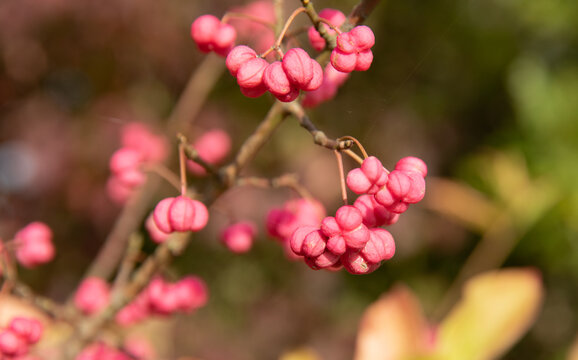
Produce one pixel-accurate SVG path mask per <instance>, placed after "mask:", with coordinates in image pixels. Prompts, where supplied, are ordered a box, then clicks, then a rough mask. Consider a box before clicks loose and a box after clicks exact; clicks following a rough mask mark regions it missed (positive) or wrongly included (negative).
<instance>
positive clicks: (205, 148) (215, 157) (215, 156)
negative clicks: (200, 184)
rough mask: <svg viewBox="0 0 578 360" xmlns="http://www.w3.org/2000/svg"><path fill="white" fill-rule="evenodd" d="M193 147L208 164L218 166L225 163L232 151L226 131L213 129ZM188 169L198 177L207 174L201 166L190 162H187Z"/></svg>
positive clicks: (202, 136) (196, 141)
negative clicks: (224, 160) (222, 162)
mask: <svg viewBox="0 0 578 360" xmlns="http://www.w3.org/2000/svg"><path fill="white" fill-rule="evenodd" d="M192 146H193V148H194V149H195V150H197V152H198V154H199V157H200V158H201V159H203V160H204V161H205V162H206V163H208V164H211V165H216V164H218V163H220V162H221V161H223V159H225V157H226V156H227V155H228V154H229V152H230V151H231V137H230V136H229V134H228V133H227V132H226V131H224V130H221V129H212V130H209V131H207V132H205V133H204V134H203V135H201V136H200V137H199V138H198V139H197V140H195V142H194V143H193V144H192ZM187 167H188V169H189V170H190V171H191V172H193V173H194V174H196V175H204V174H205V173H206V171H205V169H204V168H203V167H202V166H201V165H199V164H197V163H195V162H193V161H190V160H188V161H187Z"/></svg>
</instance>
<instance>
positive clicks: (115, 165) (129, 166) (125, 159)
mask: <svg viewBox="0 0 578 360" xmlns="http://www.w3.org/2000/svg"><path fill="white" fill-rule="evenodd" d="M142 160H143V156H142V154H141V153H140V152H139V151H137V150H135V149H131V148H128V147H122V148H120V149H118V150H117V151H115V152H114V154H112V156H111V157H110V164H109V165H110V170H111V171H112V172H113V173H115V174H118V173H122V172H125V171H127V170H134V169H138V167H139V166H140V165H141V163H142Z"/></svg>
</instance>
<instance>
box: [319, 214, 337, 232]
mask: <svg viewBox="0 0 578 360" xmlns="http://www.w3.org/2000/svg"><path fill="white" fill-rule="evenodd" d="M321 231H323V234H324V235H325V236H327V237H332V236H335V235H339V234H341V228H340V227H339V224H337V220H336V219H335V218H334V217H333V216H327V217H326V218H324V219H323V221H321Z"/></svg>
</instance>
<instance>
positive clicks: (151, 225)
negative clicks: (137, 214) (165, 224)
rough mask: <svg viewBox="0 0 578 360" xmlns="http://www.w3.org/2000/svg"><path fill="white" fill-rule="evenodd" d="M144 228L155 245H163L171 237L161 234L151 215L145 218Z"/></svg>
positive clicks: (164, 233)
mask: <svg viewBox="0 0 578 360" xmlns="http://www.w3.org/2000/svg"><path fill="white" fill-rule="evenodd" d="M145 228H146V229H147V231H148V233H149V236H150V237H151V240H152V241H154V242H155V243H157V244H162V243H164V242H165V241H166V240H167V239H168V238H169V237H170V236H171V234H168V233H166V232H163V231H161V229H159V228H158V226H157V224H156V223H155V219H154V218H153V215H152V214H150V215H149V216H148V217H147V219H146V221H145Z"/></svg>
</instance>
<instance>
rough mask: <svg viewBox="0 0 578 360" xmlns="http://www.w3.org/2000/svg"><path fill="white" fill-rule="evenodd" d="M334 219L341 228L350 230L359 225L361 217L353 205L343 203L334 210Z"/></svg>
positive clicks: (361, 220)
mask: <svg viewBox="0 0 578 360" xmlns="http://www.w3.org/2000/svg"><path fill="white" fill-rule="evenodd" d="M335 220H336V222H337V225H339V227H340V228H341V230H343V231H351V230H353V229H356V228H357V227H359V225H361V223H362V222H363V217H362V216H361V212H359V210H358V209H357V208H355V207H354V206H351V205H344V206H341V207H340V208H339V209H337V211H336V212H335Z"/></svg>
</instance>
